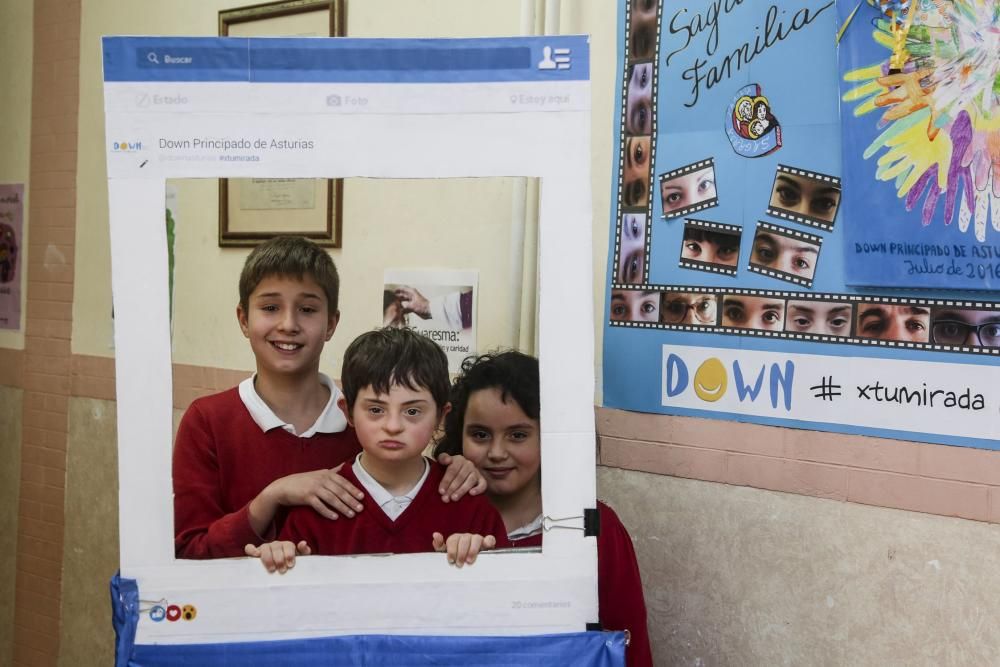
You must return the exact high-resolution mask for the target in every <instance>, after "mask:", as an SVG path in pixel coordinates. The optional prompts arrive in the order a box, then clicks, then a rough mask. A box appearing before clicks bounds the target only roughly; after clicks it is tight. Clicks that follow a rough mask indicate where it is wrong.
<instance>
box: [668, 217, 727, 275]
mask: <svg viewBox="0 0 1000 667" xmlns="http://www.w3.org/2000/svg"><path fill="white" fill-rule="evenodd" d="M704 225H705V223H702V224H697V223H695V222H692V221H688V222H686V223H685V224H684V235H683V238H682V239H681V249H680V250H681V251H680V261H681V265H682V266H683V267H685V268H690V269H698V270H722V271H723V272H725V273H730V274H732V273H735V271H736V265H737V263H738V262H739V259H740V232H739V231H736V230H739V228H738V227H734V226H732V225H728V226H722V225H715V226H714V227H706V226H704ZM731 230H732V231H731Z"/></svg>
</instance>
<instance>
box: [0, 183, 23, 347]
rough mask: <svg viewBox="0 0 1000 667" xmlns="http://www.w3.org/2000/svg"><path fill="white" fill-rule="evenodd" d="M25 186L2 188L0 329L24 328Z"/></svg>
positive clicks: (4, 186)
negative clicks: (22, 305)
mask: <svg viewBox="0 0 1000 667" xmlns="http://www.w3.org/2000/svg"><path fill="white" fill-rule="evenodd" d="M23 230H24V184H23V183H17V184H12V185H0V329H20V328H21V274H22V272H23V269H21V268H20V267H22V266H23V265H24V257H23V252H24V251H23V250H22V248H23V246H24V237H23Z"/></svg>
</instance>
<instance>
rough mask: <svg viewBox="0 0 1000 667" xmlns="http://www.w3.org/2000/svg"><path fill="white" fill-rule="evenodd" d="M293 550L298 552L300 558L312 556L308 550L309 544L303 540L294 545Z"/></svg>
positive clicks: (310, 550)
mask: <svg viewBox="0 0 1000 667" xmlns="http://www.w3.org/2000/svg"><path fill="white" fill-rule="evenodd" d="M295 549H296V550H297V551H298V552H299V555H300V556H309V555H311V554H312V549H310V548H309V544H308V543H307V542H306V541H305V540H302V541H300V542H299V543H298V544H297V545H295Z"/></svg>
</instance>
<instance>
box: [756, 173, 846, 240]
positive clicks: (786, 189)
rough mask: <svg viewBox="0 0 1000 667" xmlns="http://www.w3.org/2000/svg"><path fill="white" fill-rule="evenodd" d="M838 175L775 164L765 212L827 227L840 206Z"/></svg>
mask: <svg viewBox="0 0 1000 667" xmlns="http://www.w3.org/2000/svg"><path fill="white" fill-rule="evenodd" d="M840 194H841V186H840V178H839V177H837V176H831V175H830V174H822V173H820V172H816V171H809V170H807V169H800V168H798V167H789V166H788V165H784V164H779V165H778V168H777V170H776V171H775V174H774V184H773V186H772V187H771V198H770V200H769V201H768V206H767V213H768V215H771V216H774V217H776V218H781V219H782V220H790V221H792V222H798V223H801V224H803V225H809V226H811V227H818V228H820V229H823V230H826V231H831V230H832V229H833V224H834V221H835V220H836V218H837V210H838V209H839V208H840Z"/></svg>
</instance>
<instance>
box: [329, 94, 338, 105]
mask: <svg viewBox="0 0 1000 667" xmlns="http://www.w3.org/2000/svg"><path fill="white" fill-rule="evenodd" d="M340 103H341V99H340V95H337V94H333V95H327V96H326V106H328V107H339V106H340Z"/></svg>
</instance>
